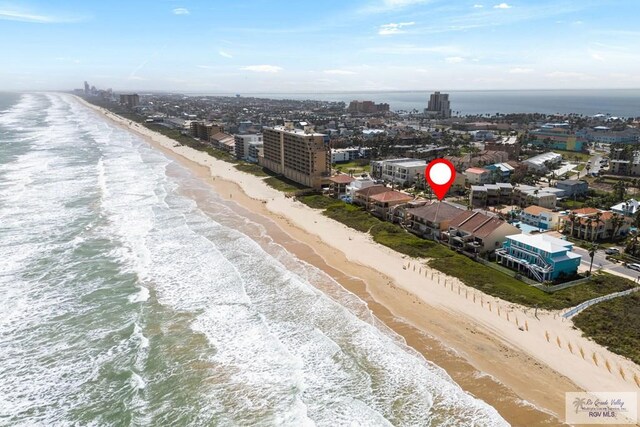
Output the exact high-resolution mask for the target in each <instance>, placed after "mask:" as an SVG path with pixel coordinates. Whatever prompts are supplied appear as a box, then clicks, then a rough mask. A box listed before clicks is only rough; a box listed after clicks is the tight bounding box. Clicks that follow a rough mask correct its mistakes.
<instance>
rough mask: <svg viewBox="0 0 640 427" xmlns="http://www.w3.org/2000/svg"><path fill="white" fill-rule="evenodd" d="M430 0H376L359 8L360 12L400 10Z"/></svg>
mask: <svg viewBox="0 0 640 427" xmlns="http://www.w3.org/2000/svg"><path fill="white" fill-rule="evenodd" d="M430 1H432V0H382V1H380V0H376V1H374V2H373V3H372V4H369V5H368V6H365V7H364V8H362V9H360V12H361V13H383V12H390V11H394V10H401V9H404V8H407V7H410V6H413V5H418V4H421V3H429V2H430Z"/></svg>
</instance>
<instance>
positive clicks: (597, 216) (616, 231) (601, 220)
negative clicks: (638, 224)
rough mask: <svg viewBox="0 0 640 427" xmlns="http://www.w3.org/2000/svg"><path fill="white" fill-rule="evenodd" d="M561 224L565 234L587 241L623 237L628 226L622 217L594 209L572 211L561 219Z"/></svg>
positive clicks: (614, 213) (627, 230)
mask: <svg viewBox="0 0 640 427" xmlns="http://www.w3.org/2000/svg"><path fill="white" fill-rule="evenodd" d="M561 223H562V224H561V225H562V228H563V230H564V231H565V233H567V234H569V235H570V236H571V237H577V238H578V239H582V240H589V241H597V240H602V239H609V238H616V237H620V236H624V235H626V234H627V233H628V232H629V226H630V221H629V219H627V218H625V216H624V215H622V214H619V213H616V212H611V211H603V210H600V209H596V208H581V209H575V210H572V211H570V212H569V213H568V214H567V215H566V216H563V217H562V218H561Z"/></svg>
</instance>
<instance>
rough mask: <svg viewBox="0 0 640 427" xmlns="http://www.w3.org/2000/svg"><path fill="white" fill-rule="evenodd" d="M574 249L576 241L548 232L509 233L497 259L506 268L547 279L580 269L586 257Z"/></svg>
mask: <svg viewBox="0 0 640 427" xmlns="http://www.w3.org/2000/svg"><path fill="white" fill-rule="evenodd" d="M572 249H573V243H570V242H568V241H566V240H562V239H558V238H557V237H552V236H549V235H547V234H531V235H530V234H516V235H513V236H507V238H506V241H505V243H504V245H502V248H500V249H498V250H496V258H497V260H498V262H499V263H501V264H502V265H504V266H506V267H509V268H511V269H513V270H516V271H518V272H521V273H523V274H525V275H527V276H529V277H531V278H533V279H535V280H537V281H539V282H545V281H547V280H555V279H558V278H562V277H563V276H564V277H571V276H574V275H575V274H576V273H577V272H578V266H579V265H580V262H581V259H582V258H581V256H580V255H578V254H576V253H574V252H572Z"/></svg>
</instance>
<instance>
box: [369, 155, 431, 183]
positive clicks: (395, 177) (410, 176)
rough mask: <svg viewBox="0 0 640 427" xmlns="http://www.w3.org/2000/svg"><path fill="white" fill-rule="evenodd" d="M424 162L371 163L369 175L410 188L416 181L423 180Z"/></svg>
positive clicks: (425, 165)
mask: <svg viewBox="0 0 640 427" xmlns="http://www.w3.org/2000/svg"><path fill="white" fill-rule="evenodd" d="M426 167H427V162H426V160H417V159H407V158H403V159H391V160H380V161H377V162H371V175H372V176H373V177H374V178H378V179H383V180H385V181H387V182H392V183H394V184H398V185H402V186H410V185H413V184H415V183H416V181H419V180H424V171H425V169H426Z"/></svg>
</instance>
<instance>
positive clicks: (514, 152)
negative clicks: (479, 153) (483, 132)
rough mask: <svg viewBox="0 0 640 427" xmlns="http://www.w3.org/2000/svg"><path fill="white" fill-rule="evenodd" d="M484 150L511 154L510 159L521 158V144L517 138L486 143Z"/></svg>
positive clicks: (512, 137)
mask: <svg viewBox="0 0 640 427" xmlns="http://www.w3.org/2000/svg"><path fill="white" fill-rule="evenodd" d="M478 132H480V131H478ZM484 149H485V150H490V151H504V152H506V153H508V154H509V159H513V160H518V156H520V142H518V137H517V136H510V137H508V138H502V139H499V140H496V141H485V143H484Z"/></svg>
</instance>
